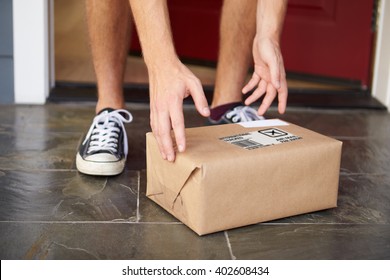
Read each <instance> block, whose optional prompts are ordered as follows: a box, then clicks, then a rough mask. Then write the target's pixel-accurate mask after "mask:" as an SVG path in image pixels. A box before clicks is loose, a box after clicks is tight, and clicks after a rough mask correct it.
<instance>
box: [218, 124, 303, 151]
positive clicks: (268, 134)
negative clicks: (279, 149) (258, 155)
mask: <svg viewBox="0 0 390 280" xmlns="http://www.w3.org/2000/svg"><path fill="white" fill-rule="evenodd" d="M299 139H302V137H300V136H296V135H294V134H291V133H289V132H287V131H284V130H282V129H280V128H266V129H261V130H257V131H252V132H247V133H242V134H237V135H232V136H227V137H222V138H219V140H222V141H225V142H227V143H230V144H233V145H236V146H238V147H241V148H244V149H246V150H253V149H257V148H263V147H267V146H272V145H277V144H282V143H288V142H292V141H296V140H299Z"/></svg>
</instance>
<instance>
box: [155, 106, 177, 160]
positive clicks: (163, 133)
mask: <svg viewBox="0 0 390 280" xmlns="http://www.w3.org/2000/svg"><path fill="white" fill-rule="evenodd" d="M150 125H151V127H152V131H153V134H154V136H155V137H156V140H157V144H158V148H159V150H160V153H161V156H162V158H163V159H166V160H169V161H174V160H175V151H174V149H173V142H172V137H171V120H170V117H169V112H168V110H164V111H159V110H154V111H153V112H151V122H150Z"/></svg>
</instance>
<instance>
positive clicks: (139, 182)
mask: <svg viewBox="0 0 390 280" xmlns="http://www.w3.org/2000/svg"><path fill="white" fill-rule="evenodd" d="M140 185H141V171H137V213H136V216H137V223H139V221H140V220H141V216H140V212H139V204H140V202H139V199H140V189H141V188H140Z"/></svg>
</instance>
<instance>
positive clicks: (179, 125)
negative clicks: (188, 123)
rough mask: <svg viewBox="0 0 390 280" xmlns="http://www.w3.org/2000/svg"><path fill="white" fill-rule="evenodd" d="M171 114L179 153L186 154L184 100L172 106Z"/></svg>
mask: <svg viewBox="0 0 390 280" xmlns="http://www.w3.org/2000/svg"><path fill="white" fill-rule="evenodd" d="M170 114H171V124H172V129H173V132H174V134H175V139H176V145H177V149H178V150H179V152H184V150H185V148H186V137H185V130H184V128H185V126H184V115H183V100H179V99H178V100H177V102H176V103H173V104H171V108H170Z"/></svg>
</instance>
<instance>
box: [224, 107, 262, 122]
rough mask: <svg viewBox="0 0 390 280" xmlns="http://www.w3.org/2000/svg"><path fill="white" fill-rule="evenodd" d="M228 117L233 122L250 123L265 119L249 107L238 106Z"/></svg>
mask: <svg viewBox="0 0 390 280" xmlns="http://www.w3.org/2000/svg"><path fill="white" fill-rule="evenodd" d="M226 117H227V118H229V119H231V120H232V122H234V123H237V122H250V121H256V120H262V119H264V118H263V117H262V116H259V115H258V114H257V111H256V110H255V109H253V108H252V107H249V106H237V107H235V108H233V110H231V111H230V112H228V113H227V114H226Z"/></svg>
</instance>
